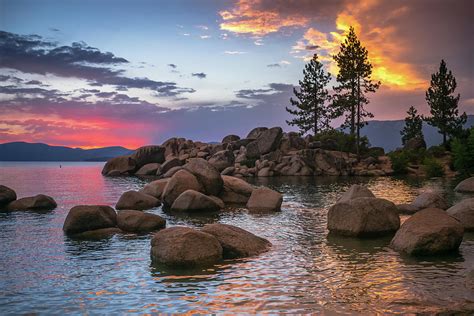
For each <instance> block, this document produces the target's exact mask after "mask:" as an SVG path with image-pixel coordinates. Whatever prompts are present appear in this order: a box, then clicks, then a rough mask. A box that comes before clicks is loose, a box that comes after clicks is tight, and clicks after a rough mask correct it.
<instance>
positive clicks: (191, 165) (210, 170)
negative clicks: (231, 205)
mask: <svg viewBox="0 0 474 316" xmlns="http://www.w3.org/2000/svg"><path fill="white" fill-rule="evenodd" d="M184 169H186V170H187V171H189V172H191V173H192V174H193V175H194V176H195V177H196V178H197V180H198V181H199V183H200V184H201V185H202V186H203V188H204V192H203V193H205V194H207V195H214V196H219V194H220V193H221V191H222V188H223V186H224V181H223V180H222V177H221V174H220V173H219V171H218V170H217V169H216V168H215V167H214V166H212V165H211V164H210V163H209V162H207V161H206V160H204V159H201V158H195V159H190V160H189V162H188V163H187V164H186V165H185V166H184ZM196 191H199V190H196Z"/></svg>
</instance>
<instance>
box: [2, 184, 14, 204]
mask: <svg viewBox="0 0 474 316" xmlns="http://www.w3.org/2000/svg"><path fill="white" fill-rule="evenodd" d="M15 200H16V193H15V191H13V189H10V188H9V187H7V186H4V185H0V207H2V206H5V205H7V204H9V203H10V202H13V201H15Z"/></svg>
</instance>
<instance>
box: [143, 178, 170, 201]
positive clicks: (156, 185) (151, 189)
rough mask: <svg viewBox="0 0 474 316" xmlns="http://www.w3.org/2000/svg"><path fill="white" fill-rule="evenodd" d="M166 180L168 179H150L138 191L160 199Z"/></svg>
mask: <svg viewBox="0 0 474 316" xmlns="http://www.w3.org/2000/svg"><path fill="white" fill-rule="evenodd" d="M168 181H169V179H160V180H155V181H152V182H150V183H147V184H146V185H145V186H144V187H143V189H141V190H140V192H141V193H145V194H148V195H151V196H153V197H155V198H157V199H161V195H162V194H163V191H164V190H165V187H166V184H167V183H168Z"/></svg>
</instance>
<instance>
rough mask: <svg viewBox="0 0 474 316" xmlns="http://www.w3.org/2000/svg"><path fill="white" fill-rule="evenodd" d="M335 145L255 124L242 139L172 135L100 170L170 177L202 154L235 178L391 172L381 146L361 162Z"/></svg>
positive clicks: (201, 156)
mask: <svg viewBox="0 0 474 316" xmlns="http://www.w3.org/2000/svg"><path fill="white" fill-rule="evenodd" d="M337 149H338V148H337V144H336V143H335V141H332V140H326V141H324V142H320V141H313V140H312V138H311V137H306V138H302V137H301V136H299V134H297V133H294V132H290V133H284V132H283V130H282V129H281V128H280V127H273V128H266V127H257V128H255V129H253V130H252V131H250V132H249V134H248V135H247V137H246V138H243V139H241V138H240V137H239V136H237V135H228V136H226V137H224V138H223V139H222V142H221V143H218V144H207V143H203V142H194V141H191V140H186V139H184V138H171V139H169V140H167V141H166V142H164V143H163V144H162V145H161V146H145V147H141V148H139V149H137V150H136V152H135V153H134V154H132V155H129V156H121V157H117V158H113V159H111V160H109V161H108V162H107V164H106V165H105V166H104V169H103V170H102V174H104V175H107V176H120V175H133V174H135V175H141V176H143V175H156V176H160V177H163V178H168V177H171V176H173V174H174V173H176V172H177V171H178V170H180V169H182V168H183V166H184V165H185V164H187V163H189V161H190V159H191V158H202V159H204V160H206V161H208V162H209V164H210V165H211V166H213V167H214V168H215V169H216V170H217V171H218V172H219V173H221V174H222V175H229V176H236V177H271V176H279V175H281V176H311V175H334V176H337V175H360V176H383V175H389V174H391V173H392V172H393V170H392V168H391V162H390V159H389V158H388V157H387V156H385V155H384V151H383V149H382V148H380V149H378V148H372V152H373V153H374V157H368V158H366V159H363V160H361V161H358V160H357V157H356V155H354V154H350V153H346V152H341V151H338V150H337ZM189 171H191V170H189ZM197 177H198V176H197ZM211 194H212V195H217V192H212V193H211Z"/></svg>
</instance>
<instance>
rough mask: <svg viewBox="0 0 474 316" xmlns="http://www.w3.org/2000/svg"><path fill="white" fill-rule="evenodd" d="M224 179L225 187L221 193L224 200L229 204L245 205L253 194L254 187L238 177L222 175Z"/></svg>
mask: <svg viewBox="0 0 474 316" xmlns="http://www.w3.org/2000/svg"><path fill="white" fill-rule="evenodd" d="M222 179H223V180H224V189H223V190H222V193H221V195H220V198H221V199H222V201H224V203H229V204H243V205H245V204H246V203H247V202H248V200H249V198H250V195H251V194H252V191H253V187H252V186H251V185H250V184H249V183H248V182H246V181H244V180H242V179H239V178H236V177H230V176H222Z"/></svg>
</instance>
